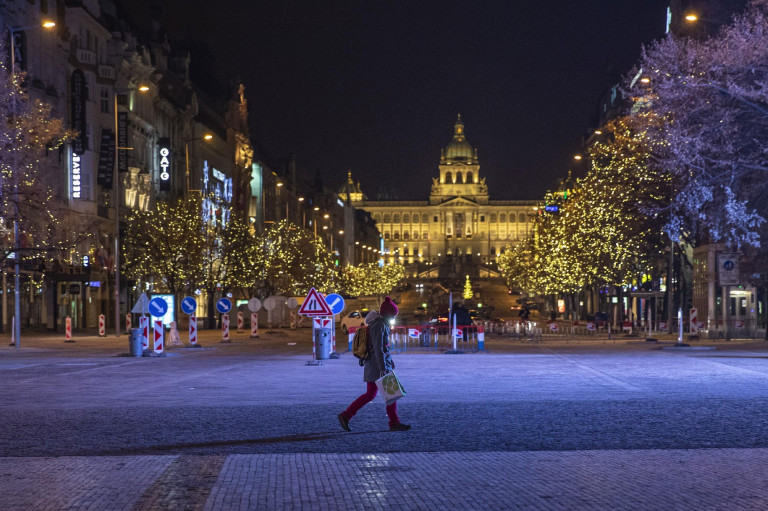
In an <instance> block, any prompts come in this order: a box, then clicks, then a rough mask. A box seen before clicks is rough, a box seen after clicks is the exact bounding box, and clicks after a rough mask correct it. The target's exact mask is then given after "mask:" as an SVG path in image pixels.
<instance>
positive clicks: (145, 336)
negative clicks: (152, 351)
mask: <svg viewBox="0 0 768 511" xmlns="http://www.w3.org/2000/svg"><path fill="white" fill-rule="evenodd" d="M139 328H141V348H142V349H145V350H146V349H148V348H149V318H148V317H146V316H142V317H140V318H139Z"/></svg>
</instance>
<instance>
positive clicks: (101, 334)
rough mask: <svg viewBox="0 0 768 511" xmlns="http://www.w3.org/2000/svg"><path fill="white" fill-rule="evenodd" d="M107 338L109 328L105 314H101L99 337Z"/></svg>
mask: <svg viewBox="0 0 768 511" xmlns="http://www.w3.org/2000/svg"><path fill="white" fill-rule="evenodd" d="M106 336H107V326H106V319H105V318H104V314H99V337H106Z"/></svg>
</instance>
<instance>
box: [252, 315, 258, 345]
mask: <svg viewBox="0 0 768 511" xmlns="http://www.w3.org/2000/svg"><path fill="white" fill-rule="evenodd" d="M258 337H259V313H258V312H251V338H252V339H256V338H258Z"/></svg>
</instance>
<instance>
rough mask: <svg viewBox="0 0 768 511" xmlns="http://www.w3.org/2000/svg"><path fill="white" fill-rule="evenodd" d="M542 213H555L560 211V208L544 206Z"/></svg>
mask: <svg viewBox="0 0 768 511" xmlns="http://www.w3.org/2000/svg"><path fill="white" fill-rule="evenodd" d="M544 211H549V212H550V213H557V212H558V211H560V208H559V207H558V206H545V207H544Z"/></svg>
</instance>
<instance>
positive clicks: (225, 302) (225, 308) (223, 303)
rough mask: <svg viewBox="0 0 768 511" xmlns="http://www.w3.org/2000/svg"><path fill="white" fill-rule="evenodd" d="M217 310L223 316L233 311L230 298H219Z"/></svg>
mask: <svg viewBox="0 0 768 511" xmlns="http://www.w3.org/2000/svg"><path fill="white" fill-rule="evenodd" d="M216 310H217V311H219V312H220V313H222V314H226V313H227V312H229V311H230V310H232V302H230V301H229V299H228V298H219V299H218V300H217V301H216Z"/></svg>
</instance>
